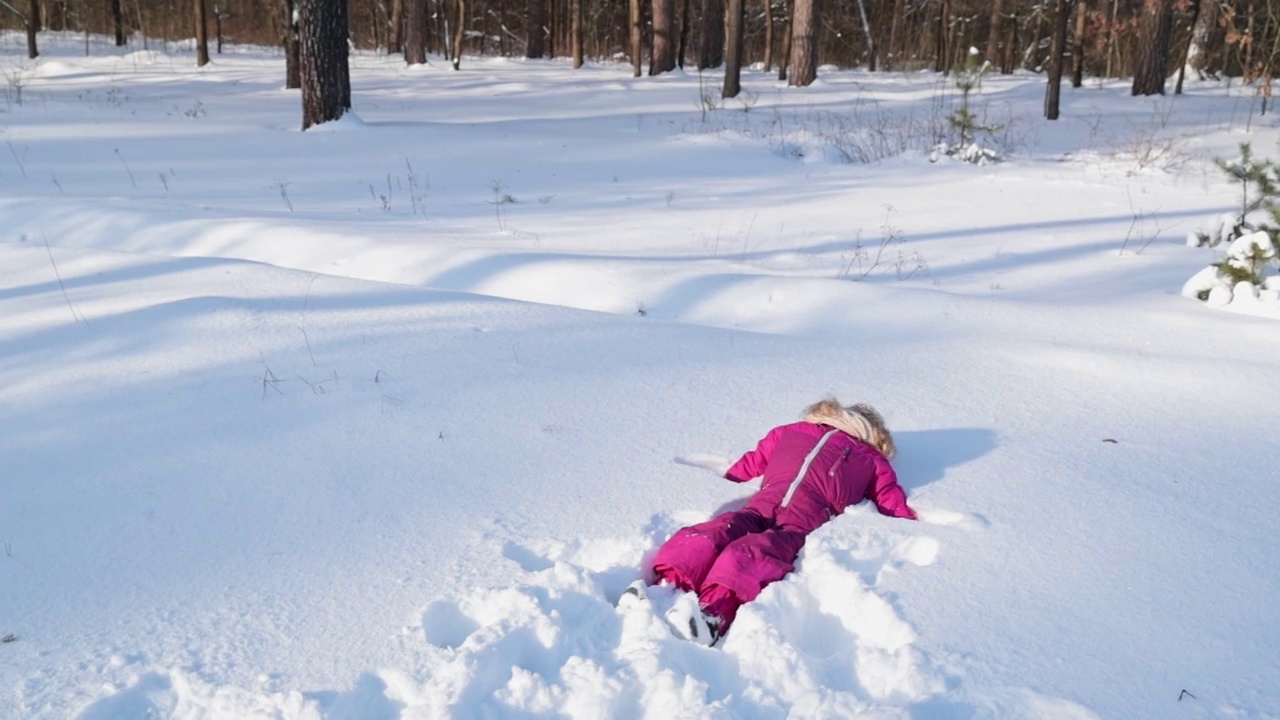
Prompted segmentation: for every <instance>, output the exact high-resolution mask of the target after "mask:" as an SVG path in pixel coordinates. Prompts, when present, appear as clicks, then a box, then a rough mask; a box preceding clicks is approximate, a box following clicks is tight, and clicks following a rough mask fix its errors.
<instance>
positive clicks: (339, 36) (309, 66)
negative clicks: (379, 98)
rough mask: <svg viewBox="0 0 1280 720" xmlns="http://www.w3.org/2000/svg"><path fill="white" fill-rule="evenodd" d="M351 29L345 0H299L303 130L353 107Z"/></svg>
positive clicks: (340, 114)
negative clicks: (350, 64)
mask: <svg viewBox="0 0 1280 720" xmlns="http://www.w3.org/2000/svg"><path fill="white" fill-rule="evenodd" d="M348 33H349V28H348V27H347V3H346V0H298V40H299V45H300V48H301V52H300V53H299V59H300V60H301V70H302V129H303V130H306V129H307V128H309V127H312V126H314V125H319V124H321V123H326V122H331V121H333V120H337V119H338V118H340V117H342V116H343V115H344V114H345V113H346V112H347V111H348V110H350V109H351V70H350V67H349V66H348V65H347V38H348Z"/></svg>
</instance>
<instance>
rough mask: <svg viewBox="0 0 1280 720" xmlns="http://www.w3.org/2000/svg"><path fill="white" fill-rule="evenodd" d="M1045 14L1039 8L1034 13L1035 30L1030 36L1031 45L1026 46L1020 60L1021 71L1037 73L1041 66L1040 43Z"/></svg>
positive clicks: (1042, 36) (1042, 35)
mask: <svg viewBox="0 0 1280 720" xmlns="http://www.w3.org/2000/svg"><path fill="white" fill-rule="evenodd" d="M1044 26H1045V13H1044V9H1043V8H1041V9H1040V10H1039V11H1038V12H1036V29H1035V32H1034V33H1032V35H1031V44H1030V45H1028V46H1027V53H1026V55H1024V56H1023V58H1022V69H1023V70H1030V71H1032V72H1036V71H1038V70H1039V69H1040V68H1041V66H1042V64H1041V62H1040V41H1041V39H1042V38H1044Z"/></svg>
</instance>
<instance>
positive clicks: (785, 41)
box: [778, 0, 796, 80]
mask: <svg viewBox="0 0 1280 720" xmlns="http://www.w3.org/2000/svg"><path fill="white" fill-rule="evenodd" d="M782 1H783V2H784V3H786V10H787V24H786V25H785V26H783V28H782V54H781V55H779V56H778V80H786V79H787V70H788V69H790V67H791V28H792V27H793V26H794V25H795V18H796V0H782Z"/></svg>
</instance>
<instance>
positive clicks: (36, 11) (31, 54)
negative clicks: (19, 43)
mask: <svg viewBox="0 0 1280 720" xmlns="http://www.w3.org/2000/svg"><path fill="white" fill-rule="evenodd" d="M26 20H27V22H26V26H27V59H28V60H35V59H36V58H37V57H40V48H38V47H36V33H38V32H40V0H31V4H30V5H29V6H28V7H27V18H26Z"/></svg>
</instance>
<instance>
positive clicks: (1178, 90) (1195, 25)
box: [1173, 0, 1200, 95]
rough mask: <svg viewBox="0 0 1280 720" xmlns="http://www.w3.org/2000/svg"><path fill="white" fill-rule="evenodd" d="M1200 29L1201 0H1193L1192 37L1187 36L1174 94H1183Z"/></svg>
mask: <svg viewBox="0 0 1280 720" xmlns="http://www.w3.org/2000/svg"><path fill="white" fill-rule="evenodd" d="M1199 29H1200V0H1192V2H1191V37H1189V38H1187V50H1186V52H1184V53H1183V54H1182V63H1181V65H1179V66H1178V84H1177V85H1175V86H1174V88H1173V94H1174V95H1181V94H1182V81H1183V80H1184V79H1186V77H1187V65H1189V64H1191V50H1192V48H1194V47H1195V44H1196V32H1197V31H1198V30H1199Z"/></svg>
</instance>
